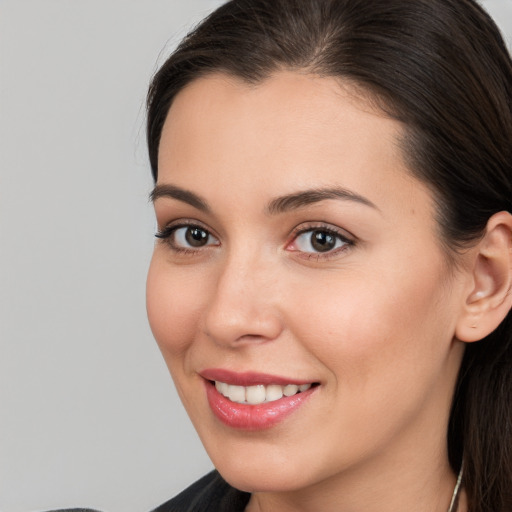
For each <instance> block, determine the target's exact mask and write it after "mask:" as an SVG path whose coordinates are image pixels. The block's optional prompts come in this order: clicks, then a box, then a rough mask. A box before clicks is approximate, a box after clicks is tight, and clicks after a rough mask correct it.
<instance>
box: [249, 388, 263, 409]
mask: <svg viewBox="0 0 512 512" xmlns="http://www.w3.org/2000/svg"><path fill="white" fill-rule="evenodd" d="M265 398H266V390H265V386H263V385H260V386H248V387H247V388H245V400H246V401H247V403H248V404H253V405H256V404H262V403H263V402H264V401H265Z"/></svg>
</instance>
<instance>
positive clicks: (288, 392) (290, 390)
mask: <svg viewBox="0 0 512 512" xmlns="http://www.w3.org/2000/svg"><path fill="white" fill-rule="evenodd" d="M297 391H299V386H296V385H295V384H288V386H285V387H284V389H283V395H284V396H293V395H295V393H297Z"/></svg>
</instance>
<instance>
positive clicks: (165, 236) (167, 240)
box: [155, 219, 220, 253]
mask: <svg viewBox="0 0 512 512" xmlns="http://www.w3.org/2000/svg"><path fill="white" fill-rule="evenodd" d="M189 227H195V228H199V229H202V230H204V231H206V232H207V233H208V236H209V237H211V238H213V239H214V240H215V242H216V243H208V244H206V245H204V246H202V247H182V246H180V245H177V244H176V243H175V242H174V241H173V240H172V236H173V234H174V233H175V232H176V231H177V230H179V229H180V228H189ZM155 237H156V238H159V239H160V240H161V242H162V243H164V244H167V245H168V246H169V247H170V248H171V249H172V250H173V251H174V252H176V253H180V252H181V253H196V252H199V251H202V250H204V249H206V248H207V247H211V246H218V245H220V242H219V237H218V236H217V235H216V234H214V233H213V231H212V229H210V228H209V227H207V226H205V225H204V224H203V223H202V222H201V221H198V220H195V219H176V220H173V221H172V222H169V223H168V224H166V225H165V226H163V227H162V228H159V229H158V231H157V232H156V233H155Z"/></svg>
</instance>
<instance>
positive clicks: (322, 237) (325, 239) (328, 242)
mask: <svg viewBox="0 0 512 512" xmlns="http://www.w3.org/2000/svg"><path fill="white" fill-rule="evenodd" d="M352 244H353V242H351V241H350V240H348V239H347V238H345V237H344V236H342V235H341V234H340V233H337V232H336V231H333V230H330V229H322V228H316V229H307V230H305V231H302V233H299V234H298V235H297V237H296V238H295V240H294V241H293V250H295V251H299V252H303V253H306V254H321V253H328V252H334V251H336V250H337V249H342V248H344V247H345V246H349V245H352Z"/></svg>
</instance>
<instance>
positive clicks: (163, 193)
mask: <svg viewBox="0 0 512 512" xmlns="http://www.w3.org/2000/svg"><path fill="white" fill-rule="evenodd" d="M161 197H170V198H172V199H177V200H178V201H182V202H184V203H187V204H189V205H190V206H193V207H194V208H197V209H198V210H201V211H202V212H205V213H208V212H210V207H209V206H208V203H207V202H206V200H205V199H203V198H202V197H201V196H198V195H197V194H195V193H194V192H191V191H190V190H185V189H184V188H180V187H176V186H175V185H157V186H156V187H155V188H154V189H153V191H152V192H151V194H149V200H150V201H152V202H153V203H154V202H155V201H156V200H157V199H159V198H161Z"/></svg>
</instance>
